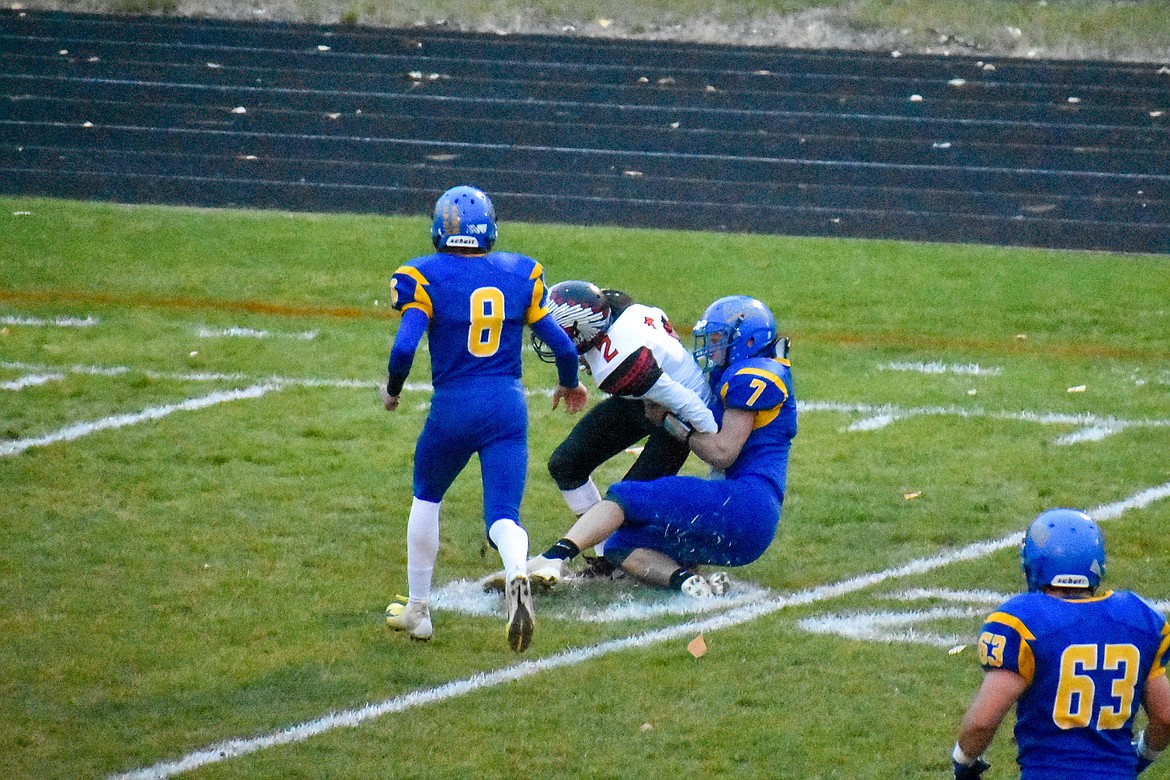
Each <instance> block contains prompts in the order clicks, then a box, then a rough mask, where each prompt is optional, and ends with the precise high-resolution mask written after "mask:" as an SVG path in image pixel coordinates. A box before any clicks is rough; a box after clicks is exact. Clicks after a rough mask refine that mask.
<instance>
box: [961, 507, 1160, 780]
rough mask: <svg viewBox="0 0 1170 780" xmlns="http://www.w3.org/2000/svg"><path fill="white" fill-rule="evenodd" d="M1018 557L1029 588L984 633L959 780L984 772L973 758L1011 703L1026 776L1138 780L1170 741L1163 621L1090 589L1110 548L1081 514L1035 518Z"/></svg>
mask: <svg viewBox="0 0 1170 780" xmlns="http://www.w3.org/2000/svg"><path fill="white" fill-rule="evenodd" d="M1020 559H1021V563H1022V564H1023V569H1024V578H1025V579H1026V580H1027V583H1028V592H1027V593H1023V594H1021V595H1019V596H1016V597H1015V598H1013V599H1011V600H1010V601H1008V602H1007V603H1005V604H1003V605H1002V606H1001V607H1000V608H999V609H997V610H996V611H995V612H993V613H992V614H991V615H990V616H989V617H988V618H987V621H986V622H985V623H984V624H983V629H982V633H980V635H979V662H980V664H981V665H982V666H983V669H984V676H983V684H982V686H981V687H980V688H979V692H978V693H977V694H976V695H975V699H974V701H973V702H972V703H971V706H970V707H969V708H968V710H967V713H966V715H964V717H963V722H962V725H961V727H960V731H959V739H958V742H956V743H955V747H954V750H953V751H952V755H951V760H952V763H953V767H954V771H955V777H956V778H957V780H971V779H973V778H978V777H979V776H980V775H982V774H983V773H984V772H985V771H987V769H988V767H989V764H988V763H987V762H986V761H984V760H983V759H982V758H980V756H981V755H982V754H983V751H985V750H986V749H987V747H988V745H990V744H991V741H992V739H993V738H994V737H995V732H996V731H997V730H998V728H999V725H1000V723H1001V722H1002V721H1003V719H1004V717H1005V716H1006V715H1007V713H1008V711H1009V710H1010V709H1011V708H1012V706H1013V705H1014V706H1015V707H1016V727H1015V737H1016V743H1017V745H1018V751H1019V753H1018V757H1017V759H1016V760H1017V762H1018V763H1019V765H1020V773H1021V774H1020V777H1021V780H1069V778H1077V779H1078V780H1133V778H1134V777H1136V776H1137V775H1138V774H1140V773H1141V772H1142V771H1143V770H1145V768H1146V767H1148V766H1149V765H1150V764H1151V763H1152V762H1153V761H1154V759H1156V758H1157V757H1158V754H1159V753H1161V752H1162V750H1164V749H1165V747H1166V745H1167V743H1170V682H1168V681H1167V678H1166V664H1167V662H1168V661H1170V658H1168V654H1170V625H1167V623H1166V618H1165V617H1164V616H1163V615H1162V614H1161V613H1160V612H1158V611H1157V610H1156V609H1154V608H1153V607H1152V606H1150V605H1149V604H1147V603H1146V602H1145V601H1143V600H1142V599H1141V598H1140V597H1139V596H1137V595H1136V594H1134V593H1132V592H1130V591H1124V590H1118V591H1112V590H1107V591H1105V592H1103V593H1098V592H1097V586H1098V585H1099V584H1100V582H1101V578H1102V577H1103V576H1104V574H1105V543H1104V540H1103V539H1102V537H1101V532H1100V530H1099V529H1098V528H1097V524H1096V523H1094V522H1093V520H1092V519H1090V517H1089V516H1088V515H1086V514H1085V513H1084V512H1080V511H1077V510H1074V509H1050V510H1048V511H1047V512H1044V513H1042V514H1041V515H1040V516H1039V517H1037V518H1036V519H1035V520H1034V521H1033V522H1032V524H1031V525H1030V526H1029V527H1028V530H1027V532H1026V533H1025V535H1024V546H1023V548H1022V549H1021V552H1020ZM1139 707H1144V709H1145V711H1146V715H1147V724H1146V727H1145V729H1144V730H1143V731H1142V732H1141V733H1140V734H1138V736H1137V738H1136V739H1135V738H1134V735H1133V729H1134V719H1135V717H1136V716H1137V711H1138V709H1139Z"/></svg>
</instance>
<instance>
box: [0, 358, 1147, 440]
mask: <svg viewBox="0 0 1170 780" xmlns="http://www.w3.org/2000/svg"><path fill="white" fill-rule="evenodd" d="M0 368H7V369H11V370H17V371H29V372H43V373H59V372H66V373H74V374H87V375H93V376H123V375H127V374H132V373H133V374H139V375H142V376H145V377H148V378H150V379H167V380H174V381H183V382H223V381H227V382H245V381H246V382H255V383H270V384H279V385H287V386H295V387H334V388H373V389H377V388H378V387H379V386H380V385H381V382H378V381H373V380H368V381H363V380H358V379H326V378H313V377H283V376H269V377H261V378H257V377H254V376H250V375H247V374H242V373H231V374H226V373H214V372H174V371H155V370H152V369H137V368H130V367H127V366H113V367H105V366H86V365H73V366H47V365H37V364H30V363H18V362H0ZM403 390H404V391H406V392H431V391H433V390H434V388H433V387H432V386H431V385H430V384H429V383H426V382H408V383H407V384H406V385H405V386H404V387H403ZM526 394H527V395H528V396H530V397H532V396H542V397H549V396H551V395H552V389H551V388H542V389H537V390H527V391H526ZM799 404H800V411H801V412H802V413H807V412H840V413H843V414H849V415H855V416H860V417H861V419H860V420H858V421H856V422H854V423H852V424H851V425H850V426H849V427H848V430H849V431H872V430H878V429H880V428H884V427H886V426H887V425H891V424H893V423H895V422H897V421H899V420H906V419H910V418H913V417H927V416H935V417H959V418H966V419H972V418H981V417H985V418H990V419H996V420H1013V421H1016V422H1026V423H1034V424H1039V425H1065V426H1073V427H1076V428H1077V429H1078V430H1077V431H1074V432H1073V433H1069V434H1066V435H1064V436H1061V437H1059V438H1057V439H1056V440H1055V443H1056V444H1061V445H1064V444H1075V443H1078V442H1082V441H1100V440H1102V439H1104V438H1106V437H1108V436H1111V435H1113V434H1115V433H1119V432H1121V431H1125V430H1127V429H1129V428H1170V419H1150V418H1143V419H1136V420H1129V419H1124V418H1119V417H1113V416H1102V415H1097V414H1091V413H1081V414H1068V413H1046V412H1033V411H1019V412H1013V411H1002V410H1001V411H988V410H986V409H983V408H980V407H960V406H922V407H900V406H895V405H892V404H866V403H841V402H836V401H815V400H801V401H800V402H799ZM416 408H417V409H418V410H419V411H423V410H425V409H427V408H428V404H427V403H426V402H424V403H421V404H418V405H417V407H416Z"/></svg>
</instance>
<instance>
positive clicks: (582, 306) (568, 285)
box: [532, 280, 613, 363]
mask: <svg viewBox="0 0 1170 780" xmlns="http://www.w3.org/2000/svg"><path fill="white" fill-rule="evenodd" d="M548 299H549V313H550V314H551V315H552V318H553V319H554V320H555V321H556V323H557V324H558V325H560V326H561V327H562V328H564V329H565V333H568V334H569V338H570V339H572V340H573V344H574V345H575V346H576V347H577V354H579V355H584V354H585V353H586V352H588V351H589V350H590V349H592V348H593V347H595V346H596V345H597V342H599V341H600V340H601V337H602V336H604V335H605V331H606V329H607V328H608V327H609V324H610V323H611V322H612V321H613V310H612V308H611V307H610V304H609V298H607V297H606V295H605V294H604V293H603V292H602V291H601V289H600V288H599V287H598V286H597V285H595V284H593V283H592V282H584V281H581V280H572V281H568V282H558V283H557V284H554V285H553V286H552V287H550V288H549V290H548ZM532 348H533V349H534V350H535V351H536V354H537V355H538V356H539V357H540V359H541V360H543V361H545V362H546V363H551V362H553V361H554V360H555V359H556V356H555V355H554V354H553V351H552V350H551V349H549V347H548V345H547V344H545V343H544V342H543V341H541V340H540V338H538V337H537V336H536V334H533V336H532Z"/></svg>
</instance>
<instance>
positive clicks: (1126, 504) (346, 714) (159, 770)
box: [113, 482, 1170, 780]
mask: <svg viewBox="0 0 1170 780" xmlns="http://www.w3.org/2000/svg"><path fill="white" fill-rule="evenodd" d="M1166 497H1170V482H1167V483H1166V484H1164V485H1159V486H1157V487H1153V488H1149V489H1147V490H1143V491H1141V492H1139V493H1136V494H1134V495H1133V496H1131V497H1129V498H1126V499H1124V500H1122V501H1117V502H1114V503H1112V504H1106V505H1103V506H1100V507H1097V508H1096V509H1093V510H1090V511H1089V514H1090V515H1091V516H1093V517H1094V518H1096V519H1097V520H1099V521H1100V520H1110V519H1113V518H1116V517H1118V516H1120V515H1121V514H1122V513H1123V512H1125V511H1127V510H1129V509H1139V508H1141V507H1145V506H1148V505H1149V504H1151V503H1153V502H1154V501H1157V500H1160V499H1162V498H1166ZM1022 539H1023V533H1022V532H1015V533H1011V534H1008V535H1007V536H1003V537H1000V538H999V539H990V540H987V541H983V542H976V543H974V544H969V545H967V546H966V547H962V548H960V549H958V550H950V551H946V552H942V553H939V554H938V555H934V556H931V557H929V558H920V559H918V560H916V561H910V562H909V563H906V564H904V565H902V566H897V567H894V568H891V569H885V570H883V571H879V572H873V573H870V574H862V575H859V576H857V577H853V578H850V579H847V580H841V581H840V582H836V583H832V584H830V585H822V586H819V587H816V588H811V589H809V590H804V591H800V592H798V593H794V594H792V595H781V596H775V597H770V598H767V599H763V600H761V601H758V602H755V603H751V604H744V605H742V606H738V607H735V608H733V609H729V610H727V611H726V612H723V613H720V614H718V615H713V616H710V617H705V618H702V619H697V620H689V621H687V622H685V623H680V624H678V625H674V626H668V627H666V628H661V629H658V630H656V631H647V632H645V633H641V634H635V635H633V636H629V637H625V638H624V639H614V640H610V641H608V642H602V643H601V644H598V645H593V646H592V647H583V648H579V649H577V650H566V651H564V652H561V653H557V654H556V655H552V656H549V657H548V658H542V659H540V660H536V661H524V662H521V663H519V664H515V665H513V666H509V667H506V668H504V669H500V670H498V671H495V672H487V673H483V674H476V675H473V676H471V677H468V678H466V679H463V680H456V681H453V682H450V683H446V684H444V685H440V686H438V687H436V688H429V689H425V690H419V691H411V692H410V693H406V694H403V695H402V696H396V697H394V698H392V699H386V700H384V701H381V702H377V703H375V704H367V705H365V706H364V707H359V708H356V709H351V710H344V711H342V712H333V713H330V714H328V715H325V716H323V717H321V718H317V719H316V720H311V721H305V722H303V723H298V724H296V725H293V726H289V727H288V728H285V729H282V730H280V731H275V732H272V733H269V734H265V735H263V736H259V737H252V738H236V739H229V740H225V741H223V742H218V743H216V744H214V745H211V746H209V747H206V748H202V749H200V750H196V751H194V752H192V753H188V754H187V755H186V756H184V757H182V758H180V759H177V760H175V761H164V762H160V763H158V764H155V765H153V766H150V767H145V768H142V769H135V770H133V771H130V772H126V773H124V774H120V775H114V776H113V780H156V779H160V778H166V777H172V776H174V775H177V774H181V773H183V772H187V771H190V770H192V769H198V768H199V767H202V766H207V765H209V764H216V763H219V762H221V761H226V760H227V759H229V758H235V757H237V756H243V755H248V754H250V753H256V752H258V751H261V750H265V749H267V748H270V747H275V746H277V745H288V744H292V743H295V742H303V741H304V740H306V739H309V738H310V737H314V736H317V735H318V734H324V733H327V732H329V731H333V730H334V729H337V728H342V727H349V728H352V727H355V726H358V725H360V724H362V723H364V722H366V721H368V720H373V719H375V718H380V717H382V716H383V715H388V714H391V713H395V712H405V711H406V710H409V709H413V708H415V707H418V706H422V705H425V704H433V703H436V702H441V701H445V700H447V699H453V698H456V697H458V696H465V695H467V694H469V693H473V692H475V691H478V690H482V689H485V688H494V687H496V686H498V685H502V684H504V683H509V682H515V681H517V680H522V679H524V678H526V677H531V676H533V675H535V674H540V673H541V672H546V671H548V670H550V669H558V668H561V667H566V666H573V665H576V664H579V663H583V662H585V661H588V660H591V659H593V658H600V657H602V656H605V655H609V654H611V653H616V652H620V651H623V650H630V649H634V648H642V647H649V646H651V645H655V644H659V643H661V642H668V641H673V640H677V639H682V638H685V637H692V636H694V635H695V634H698V633H707V632H712V631H718V630H720V629H723V628H730V627H732V626H737V625H740V624H742V623H748V622H750V621H753V620H757V619H759V618H762V617H765V616H767V615H771V614H773V613H775V612H779V611H781V610H783V609H787V608H789V607H794V606H801V605H805V604H814V603H817V602H820V601H826V600H828V599H833V598H837V597H838V596H844V595H847V594H849V593H854V592H856V591H859V590H864V589H865V588H868V587H871V586H873V585H877V584H880V583H882V582H885V581H887V580H893V579H899V578H902V577H909V576H912V575H915V574H925V573H927V572H930V571H933V570H935V569H938V568H941V567H943V566H948V565H950V564H952V563H958V562H960V561H969V560H975V559H978V558H982V557H984V556H987V555H990V554H991V553H994V552H997V551H999V550H1002V549H1004V548H1006V547H1013V546H1019V544H1020V541H1021V540H1022Z"/></svg>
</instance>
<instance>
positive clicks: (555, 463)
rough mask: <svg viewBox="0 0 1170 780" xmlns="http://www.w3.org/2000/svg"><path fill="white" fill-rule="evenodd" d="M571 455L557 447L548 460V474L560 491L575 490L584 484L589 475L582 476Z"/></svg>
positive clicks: (562, 448)
mask: <svg viewBox="0 0 1170 780" xmlns="http://www.w3.org/2000/svg"><path fill="white" fill-rule="evenodd" d="M581 470H582V469H581V467H580V466H578V465H577V463H576V458H574V457H573V453H572V452H570V451H567V450H566V449H565V448H564V447H558V448H557V449H555V450H554V451H553V454H552V456H551V457H550V458H549V459H548V473H549V474H550V475H551V476H552V478H553V482H555V483H557V487H558V488H560V489H561V490H575V489H576V488H579V487H581V486H582V485H584V484H585V482H586V480H588V479H589V474H587V473H586V474H582V473H581Z"/></svg>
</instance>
